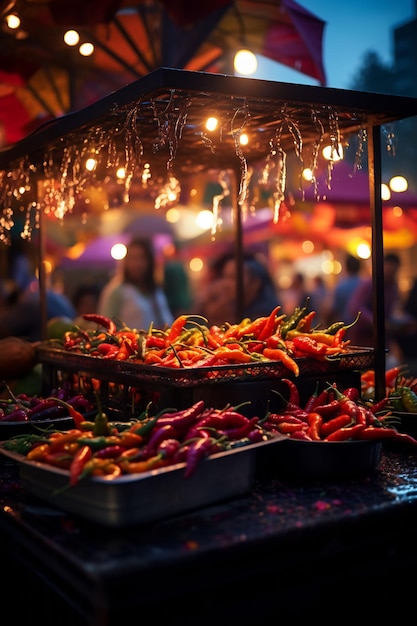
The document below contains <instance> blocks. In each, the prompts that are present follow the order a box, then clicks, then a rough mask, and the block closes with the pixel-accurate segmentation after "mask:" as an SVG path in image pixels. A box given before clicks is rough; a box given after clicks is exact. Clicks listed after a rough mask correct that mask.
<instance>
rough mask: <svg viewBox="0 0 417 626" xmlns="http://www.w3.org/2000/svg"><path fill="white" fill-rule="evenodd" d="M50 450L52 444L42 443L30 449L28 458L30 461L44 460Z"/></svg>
mask: <svg viewBox="0 0 417 626" xmlns="http://www.w3.org/2000/svg"><path fill="white" fill-rule="evenodd" d="M49 452H50V445H49V444H48V443H41V444H40V445H38V446H35V447H34V448H32V450H29V452H28V453H27V455H26V458H27V459H28V460H29V461H44V460H45V457H46V455H47V454H49Z"/></svg>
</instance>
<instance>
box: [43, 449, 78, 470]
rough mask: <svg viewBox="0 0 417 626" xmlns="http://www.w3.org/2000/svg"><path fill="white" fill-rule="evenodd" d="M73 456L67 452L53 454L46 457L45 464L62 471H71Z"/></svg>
mask: <svg viewBox="0 0 417 626" xmlns="http://www.w3.org/2000/svg"><path fill="white" fill-rule="evenodd" d="M73 458H74V457H73V455H72V454H69V453H67V452H51V453H49V454H47V455H46V456H45V457H44V459H43V460H44V461H45V463H48V464H49V465H53V466H54V467H60V468H61V469H70V467H71V463H72V461H73Z"/></svg>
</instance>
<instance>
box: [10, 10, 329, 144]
mask: <svg viewBox="0 0 417 626" xmlns="http://www.w3.org/2000/svg"><path fill="white" fill-rule="evenodd" d="M11 12H14V13H15V14H17V15H19V17H20V19H21V27H20V28H19V29H18V30H17V31H13V30H11V29H10V28H8V27H7V26H6V24H5V17H6V15H7V14H8V13H11ZM324 27H325V22H324V21H323V20H321V19H319V18H318V17H317V16H315V15H313V14H312V13H311V12H310V11H308V10H307V9H305V8H304V7H303V6H301V5H300V4H299V3H298V2H296V1H295V0H234V1H232V2H230V1H227V0H197V1H196V2H180V1H176V0H159V1H158V0H136V1H134V0H124V1H123V0H87V1H86V0H70V1H68V0H5V1H0V82H1V83H2V89H1V90H0V121H1V122H2V123H3V126H4V134H5V142H4V143H5V144H7V145H10V144H11V143H14V142H15V141H17V140H19V139H21V138H22V137H23V136H26V135H27V134H28V133H29V132H30V131H31V130H33V129H34V128H36V127H37V126H39V125H40V124H41V123H42V121H45V120H46V119H51V118H54V117H57V116H59V115H62V114H65V113H68V112H69V111H74V110H79V109H82V108H84V107H85V106H88V105H89V104H91V103H92V102H94V101H96V100H98V99H100V98H101V97H103V96H106V95H107V94H109V93H112V92H113V91H117V90H118V89H120V88H121V87H123V86H125V85H127V84H129V83H131V82H132V81H134V80H136V79H138V78H141V77H143V76H145V75H146V74H148V73H150V72H152V71H154V70H155V69H158V68H159V67H166V66H169V67H173V68H179V69H188V70H193V71H206V72H216V73H229V74H230V73H232V72H231V68H230V65H231V59H232V55H233V54H234V52H235V51H236V50H237V49H239V48H241V47H248V48H250V49H251V50H252V51H253V52H255V53H256V54H261V55H263V56H265V57H267V58H269V59H272V60H273V61H276V62H278V63H281V64H283V65H286V66H289V67H291V68H293V69H295V70H296V71H299V72H300V75H302V74H304V75H307V76H310V77H312V78H314V79H316V80H317V81H318V83H319V84H321V85H325V83H326V77H325V70H324V66H323V59H322V40H323V31H324ZM67 29H76V30H77V31H78V32H79V33H80V37H81V39H80V43H84V42H91V43H93V44H94V47H95V50H94V53H93V55H92V56H91V57H84V56H81V55H80V54H79V53H78V46H73V47H68V46H66V45H65V44H64V41H63V35H64V32H65V31H66V30H67Z"/></svg>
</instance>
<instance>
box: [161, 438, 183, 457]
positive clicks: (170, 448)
mask: <svg viewBox="0 0 417 626" xmlns="http://www.w3.org/2000/svg"><path fill="white" fill-rule="evenodd" d="M180 446H181V444H180V442H179V441H178V439H164V441H161V443H160V444H159V446H158V448H157V450H156V453H157V454H158V455H159V456H161V458H163V459H172V457H173V456H174V454H176V453H177V452H178V450H179V448H180Z"/></svg>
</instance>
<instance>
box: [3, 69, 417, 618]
mask: <svg viewBox="0 0 417 626" xmlns="http://www.w3.org/2000/svg"><path fill="white" fill-rule="evenodd" d="M177 97H178V100H177ZM172 98H174V100H175V101H176V103H175V104H174V108H173V109H172V111H174V112H175V116H174V117H170V116H169V115H167V113H169V112H170V111H171V109H169V108H168V109H167V108H166V107H167V105H168V103H169V102H173V100H172ZM180 103H181V106H180ZM184 103H186V105H187V115H186V116H185V115H183V116H182V118H181V119H183V120H184V124H182V125H181V126H180V127H178V126H177V125H175V124H174V126H173V128H174V130H172V123H173V122H174V120H177V119H178V118H179V117H181V115H182V114H183V113H185V110H183V108H182V106H183V105H184ZM158 105H161V107H162V113H160V114H159V117H158V115H155V110H156V109H155V107H158ZM194 106H195V107H196V108H197V114H196V115H193V110H194V108H193V107H194ZM209 106H212V107H213V108H214V109H215V110H216V111H217V112H223V113H222V114H223V116H224V117H225V119H226V120H228V121H229V132H228V133H225V134H224V137H223V138H222V141H221V142H220V143H219V144H218V145H217V146H216V149H215V150H214V151H212V150H211V149H210V146H209V147H207V145H206V143H207V142H206V143H205V141H206V139H205V138H204V141H202V137H203V135H202V131H201V129H200V128H199V126H198V125H197V118H199V119H200V122H201V115H202V111H204V113H205V114H206V113H207V111H208V108H209ZM242 108H243V109H245V111H246V112H249V113H250V115H249V116H246V114H245V123H246V127H245V128H251V127H252V128H254V129H257V130H258V133H259V137H262V138H263V141H258V142H254V143H253V144H252V145H251V147H249V148H248V151H247V152H245V154H244V155H243V158H242V155H241V154H239V153H237V151H236V145H235V140H236V137H237V136H238V134H239V132H240V130H239V128H238V129H237V131H236V133H233V132H230V119H231V118H233V116H234V114H235V113H236V111H237V110H242ZM312 111H313V112H314V115H313V118H314V119H317V117H316V113H317V112H321V113H323V119H327V120H328V119H329V114H330V115H331V117H332V119H335V118H337V128H336V126H335V125H332V129H333V131H336V130H338V131H340V133H341V134H343V135H344V134H346V135H348V134H351V133H357V132H362V131H366V133H367V140H368V168H369V186H370V197H371V211H372V250H373V257H372V269H373V278H374V286H373V298H374V306H375V326H374V349H375V370H376V375H377V381H378V382H377V384H378V386H377V392H376V393H377V395H384V392H385V388H383V377H384V373H385V345H384V339H383V338H384V313H383V311H384V295H383V263H382V260H383V240H382V206H381V204H382V203H381V194H380V189H381V155H380V152H381V125H383V124H386V123H389V122H392V121H395V120H399V119H402V118H405V117H411V116H414V115H416V114H417V101H416V100H414V99H410V98H401V97H392V96H386V95H383V94H369V93H359V92H349V91H341V90H334V89H324V88H318V87H307V86H299V85H288V84H282V83H273V82H269V81H257V80H252V79H241V78H236V77H230V76H219V75H207V74H204V73H192V72H185V71H181V70H171V69H165V68H161V69H160V70H157V71H156V72H154V73H152V74H150V75H148V76H146V77H145V78H143V79H141V80H140V81H137V82H136V83H133V84H132V85H129V86H128V87H126V88H125V89H122V90H120V91H119V92H117V93H115V94H112V95H110V96H109V97H107V98H105V99H103V100H101V101H100V102H97V103H96V104H94V105H92V106H91V107H88V108H87V109H84V110H83V111H79V112H77V113H74V114H71V115H68V116H65V117H64V118H61V119H59V120H56V121H54V122H52V123H50V124H47V125H46V126H44V127H43V128H41V129H40V130H38V131H37V132H36V133H34V134H33V135H32V136H30V137H28V138H27V139H26V140H24V141H22V142H20V143H19V144H17V145H15V146H12V147H11V148H9V149H7V150H3V151H2V152H1V153H0V169H2V170H3V173H4V177H3V184H4V195H3V198H2V204H3V207H4V214H3V215H4V220H5V221H7V219H8V216H9V212H8V209H9V198H10V197H11V194H12V189H13V185H14V187H15V188H16V187H17V186H18V184H19V182H20V179H21V177H22V176H25V174H28V176H29V178H30V177H31V176H33V177H34V178H35V180H37V181H39V182H40V184H41V180H42V178H45V176H46V175H47V176H50V175H52V170H53V169H54V166H55V165H56V164H57V167H58V172H57V178H58V179H61V182H65V181H64V178H65V177H64V176H63V174H64V173H65V174H68V171H69V170H68V168H67V169H65V172H64V170H63V166H62V163H63V162H64V161H65V159H68V158H69V157H71V155H72V154H74V155H75V156H74V158H75V160H76V162H77V163H78V162H79V159H80V158H81V156H84V155H85V150H86V149H87V148H88V147H91V146H92V145H93V146H94V140H95V139H96V138H98V141H97V143H96V146H99V147H100V146H101V148H103V142H104V140H103V137H104V138H106V137H108V138H110V137H114V138H115V142H116V143H117V140H118V139H120V138H122V139H123V145H124V146H126V141H125V140H126V134H127V136H128V139H129V142H130V143H129V142H128V144H127V145H128V146H129V149H131V151H130V152H129V151H128V160H129V159H131V161H130V162H129V163H127V165H128V166H129V167H128V169H129V171H130V172H133V171H134V170H135V169H136V167H137V166H138V159H139V161H140V160H141V159H142V157H143V158H144V159H147V158H148V155H149V159H150V161H152V167H153V171H154V172H156V173H157V172H159V174H160V175H161V176H162V175H166V174H167V172H168V174H169V173H171V172H173V171H174V169H171V168H175V172H176V173H181V172H183V173H184V174H186V173H187V172H188V171H190V170H192V169H193V167H194V166H196V165H197V166H198V167H200V168H204V167H216V168H219V167H231V168H233V169H234V170H235V171H236V173H237V177H238V178H239V174H240V175H241V174H242V166H243V165H244V164H245V161H246V160H247V161H248V162H249V160H252V159H253V160H254V161H257V160H261V159H264V158H265V156H267V154H268V148H267V146H269V145H270V143H269V142H270V141H271V140H272V139H273V138H274V137H275V136H276V130H277V126H279V125H280V123H281V121H282V120H281V118H280V115H282V113H283V112H284V113H285V115H287V116H288V115H289V116H290V119H291V120H294V119H296V120H297V125H298V127H299V128H300V129H301V135H302V137H303V141H304V143H306V144H308V143H310V144H314V142H315V140H316V138H317V128H316V126H315V125H314V123H312V120H313V118H312ZM279 114H280V115H279ZM164 115H165V117H164ZM132 119H133V120H134V122H135V123H134V125H133V127H132V126H131V125H130V124H129V121H130V122H131V121H132ZM193 121H194V123H193ZM158 124H159V125H158ZM164 124H165V125H164ZM170 124H171V126H170ZM161 128H162V130H161ZM164 128H165V129H166V130H167V131H168V134H164V130H163V129H164ZM132 129H133V130H132ZM135 129H139V130H140V131H141V132H140V133H139V134H138V135H136V130H135ZM178 130H180V131H181V132H178ZM293 130H294V128H293ZM171 131H172V132H171ZM132 132H133V136H132ZM170 132H171V134H170ZM324 135H326V136H328V135H329V129H327V130H326V132H325V133H324ZM137 139H138V140H140V141H139V143H140V147H139V152H135V150H134V149H133V148H134V147H136V148H138V144H137V143H135V142H136V140H137ZM335 139H338V137H337V136H333V141H334V140H335ZM164 140H165V141H164ZM281 141H282V144H281V145H282V146H284V147H285V148H286V149H287V148H288V149H290V147H291V146H293V143H294V134H292V133H291V132H290V131H288V132H286V133H284V134H282V135H281ZM107 143H109V142H107ZM116 143H115V144H114V145H116ZM196 146H197V147H198V148H200V152H199V156H198V158H196ZM203 148H206V149H205V150H203ZM155 149H156V150H155ZM203 155H204V158H203ZM135 159H136V160H135ZM72 165H74V163H72ZM60 192H61V193H63V192H64V190H63V189H61V190H60ZM64 195H65V194H64V193H63V197H64ZM43 208H44V207H43V205H42V198H40V200H38V201H37V203H36V204H35V205H34V208H33V210H34V212H35V213H36V212H37V213H38V217H39V211H40V212H42V210H43ZM235 212H236V216H237V219H236V221H235V228H236V255H237V259H238V261H239V263H240V264H241V262H242V222H241V219H240V217H241V205H240V204H239V198H236V202H235ZM239 281H241V277H240V278H238V287H239V290H238V293H239V297H240V298H241V297H242V285H241V282H239ZM0 469H1V474H0V502H1V514H0V530H1V533H0V536H1V538H2V554H3V559H2V567H3V568H4V573H5V575H6V581H8V582H10V581H11V584H7V585H6V594H5V597H12V595H11V594H12V593H13V597H14V598H17V599H18V601H19V603H20V604H19V606H18V610H19V611H20V610H21V609H22V607H23V606H29V604H30V605H31V607H32V610H34V611H36V612H39V611H40V610H42V613H43V615H44V619H43V621H44V623H45V624H49V623H51V624H52V623H56V621H57V618H58V616H59V620H60V621H61V623H64V620H65V616H66V615H67V617H68V620H67V622H65V623H73V621H74V617H76V618H78V619H79V620H81V623H86V624H90V625H92V626H95V625H97V626H102V625H107V624H108V625H111V624H116V623H117V624H120V623H121V622H122V621H123V620H124V619H131V617H132V611H134V612H135V613H133V614H136V615H137V616H138V619H139V618H142V619H143V618H145V619H147V620H148V619H153V618H155V617H157V618H159V617H163V618H164V619H168V618H169V620H170V623H172V624H177V623H178V624H180V623H181V624H188V623H190V624H191V623H193V624H194V623H196V621H198V622H199V623H200V624H209V623H212V622H213V621H214V619H219V615H220V616H221V619H222V623H228V622H229V621H230V620H232V619H238V621H239V623H240V624H241V625H242V626H243V625H244V624H248V625H249V624H253V623H270V622H271V619H281V622H282V623H293V618H294V617H297V616H299V617H301V616H302V617H303V618H305V617H309V618H311V617H320V618H323V607H324V606H326V607H329V606H330V608H331V610H332V611H334V610H335V609H338V610H340V612H341V614H343V617H345V618H346V617H349V618H350V617H352V618H353V617H355V619H356V618H357V616H358V615H361V616H362V617H373V618H375V617H378V616H380V615H381V614H382V615H384V617H387V616H388V615H389V614H390V609H392V610H391V615H392V617H395V618H398V617H399V616H400V615H402V613H401V610H402V609H405V611H406V613H405V614H407V615H408V608H407V603H406V601H404V597H406V596H407V593H408V592H410V591H411V593H412V589H411V587H412V584H413V580H412V578H410V579H409V582H410V583H411V586H410V584H408V585H407V584H406V583H407V581H406V574H404V572H407V571H409V567H410V565H412V564H414V563H413V562H414V559H415V558H416V555H415V549H411V548H412V547H413V545H414V543H415V542H414V541H413V537H414V535H413V533H414V531H415V523H416V520H417V509H416V506H415V501H416V498H415V481H416V473H417V467H416V458H415V455H414V454H409V453H408V451H407V450H406V451H403V452H396V451H392V452H391V451H386V452H385V453H384V457H383V460H382V465H381V466H380V467H379V468H378V470H377V472H376V474H374V475H373V476H372V477H366V478H364V479H359V480H353V481H347V482H344V483H341V484H339V483H335V482H330V483H323V482H321V483H320V484H318V485H314V484H313V485H309V488H306V485H304V484H301V485H298V486H297V485H294V484H291V483H286V482H285V481H284V482H282V481H280V480H279V479H275V478H271V477H270V476H269V477H267V478H266V479H265V480H264V479H263V478H262V477H259V480H258V483H257V486H256V489H254V491H253V492H251V493H250V494H248V495H247V496H244V497H242V498H237V499H235V500H232V501H227V502H225V503H224V504H220V503H219V504H218V505H216V506H214V507H208V508H203V509H201V510H198V511H196V512H195V513H188V514H186V515H185V516H179V517H178V518H174V519H168V520H162V521H161V522H159V523H157V524H155V525H152V526H149V527H148V526H146V527H141V528H138V527H132V528H131V529H128V530H126V529H123V530H122V531H117V530H116V531H114V530H108V529H102V528H100V527H98V526H97V525H96V524H94V525H91V524H90V523H88V522H86V521H83V520H79V519H78V518H76V517H75V516H73V515H67V514H64V513H62V512H61V511H59V510H57V509H55V508H54V507H53V506H49V505H48V506H46V505H43V504H42V503H40V502H39V501H37V500H36V499H34V498H31V497H30V496H28V495H27V494H25V493H24V491H23V490H22V488H21V484H20V481H19V475H18V470H17V467H15V466H14V465H8V464H7V462H4V461H3V462H2V465H1V468H0ZM294 503H295V506H294ZM393 528H394V529H395V531H394V532H393ZM22 568H23V570H24V575H23V576H22V575H21V574H22ZM308 573H309V575H307V574H308ZM402 573H403V576H402V575H401V574H402ZM19 581H20V582H19ZM271 581H273V584H274V585H275V588H276V589H279V590H280V591H281V594H280V595H276V594H273V595H271V593H270V591H269V590H270V586H269V583H270V582H271ZM352 581H353V582H352ZM398 583H399V584H398ZM19 584H20V587H19ZM352 584H353V588H354V590H355V592H357V594H358V595H359V596H360V597H361V601H359V600H358V603H356V602H355V600H354V598H352V596H351V593H350V590H351V588H352V587H351V585H352ZM386 585H388V586H389V592H390V595H389V601H390V604H389V605H388V603H387V600H386V598H382V596H381V594H380V595H378V592H381V590H383V591H384V592H385V591H386ZM323 589H325V593H324V594H323ZM364 589H365V590H366V600H367V601H366V602H365V604H366V607H365V608H364V606H363V604H364V602H363V595H361V593H362V591H363V590H364ZM28 590H30V591H31V595H29V594H28ZM225 590H226V593H225ZM341 590H343V593H341ZM207 594H209V596H210V602H209V604H207V603H205V600H207ZM334 598H336V599H337V602H336V603H335V602H334ZM346 598H348V603H346ZM161 601H162V602H161ZM196 601H197V606H199V607H200V608H201V606H203V609H202V610H199V611H197V614H196V613H195V612H193V611H194V609H193V608H191V607H192V606H193V607H194V606H195V602H196ZM200 603H201V604H200ZM164 604H165V605H167V606H168V610H167V611H166V610H165V608H166V607H165V606H164ZM381 607H382V611H381ZM18 610H17V609H16V616H17V618H21V619H24V618H25V617H27V612H26V611H24V610H23V613H22V614H21V615H20V614H19V613H18ZM358 611H359V612H358ZM348 612H349V615H347V613H348ZM391 615H390V616H391ZM283 619H285V620H287V621H285V622H283V621H282V620H283ZM290 620H291V621H290ZM333 621H334V612H333V613H332V615H331V622H333ZM323 622H324V623H330V622H329V620H328V619H327V621H326V619H324V620H323V619H322V623H323Z"/></svg>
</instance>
